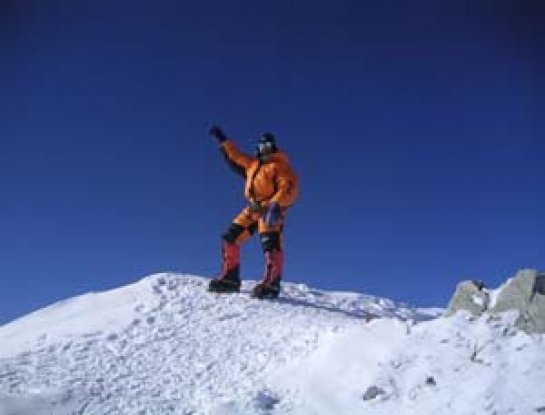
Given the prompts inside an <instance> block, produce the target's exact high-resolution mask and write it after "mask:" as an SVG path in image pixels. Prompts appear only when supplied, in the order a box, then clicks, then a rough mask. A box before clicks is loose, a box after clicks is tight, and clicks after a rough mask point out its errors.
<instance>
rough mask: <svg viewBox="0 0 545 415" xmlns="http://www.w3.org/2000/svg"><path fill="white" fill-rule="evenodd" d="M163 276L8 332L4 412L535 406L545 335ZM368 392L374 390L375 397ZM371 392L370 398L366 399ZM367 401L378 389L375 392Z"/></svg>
mask: <svg viewBox="0 0 545 415" xmlns="http://www.w3.org/2000/svg"><path fill="white" fill-rule="evenodd" d="M208 281H209V279H206V278H204V277H198V276H191V275H180V274H157V275H152V276H150V277H147V278H144V279H143V280H141V281H139V282H137V283H135V284H131V285H129V286H126V287H122V288H119V289H116V290H111V291H107V292H103V293H91V294H85V295H82V296H78V297H75V298H72V299H69V300H66V301H62V302H59V303H56V304H53V305H52V306H50V307H47V308H44V309H42V310H39V311H37V312H35V313H32V314H30V315H28V316H26V317H23V318H20V319H18V320H16V321H14V322H12V323H9V324H7V325H5V326H2V327H0V415H7V414H9V415H14V414H17V415H23V414H41V413H47V414H51V415H72V414H81V415H104V414H121V415H125V414H126V415H133V414H137V415H146V414H150V415H166V414H172V415H182V414H184V415H188V414H194V415H197V414H199V415H200V414H203V415H206V414H214V415H221V414H248V415H249V414H253V415H255V414H270V415H273V414H283V415H284V414H288V415H289V414H292V415H312V414H317V415H322V414H324V415H327V414H341V413H347V414H348V413H349V414H373V415H382V414H391V413H392V412H393V411H395V412H398V413H403V414H408V415H410V414H419V415H425V414H430V415H431V414H433V415H437V414H449V415H450V414H460V415H462V414H464V415H465V414H470V413H475V414H490V415H492V414H494V413H495V414H497V415H500V414H530V413H532V412H533V411H536V410H537V409H539V408H541V407H545V400H544V399H543V398H542V394H541V392H540V388H539V387H538V386H537V385H540V384H543V382H545V357H544V355H545V354H544V353H543V351H544V348H543V344H544V342H543V340H544V337H543V336H539V335H533V336H531V335H528V334H525V333H523V332H520V331H518V330H516V329H515V328H514V326H513V318H512V316H510V315H509V313H506V314H505V315H502V316H498V317H495V318H494V319H490V318H487V317H485V316H483V317H482V318H474V317H471V316H470V315H469V314H464V313H457V314H456V315H455V316H453V317H450V318H437V317H438V316H439V315H440V314H442V310H441V309H418V308H411V307H409V306H406V305H402V304H397V303H395V302H393V301H391V300H388V299H383V298H377V297H373V296H370V295H365V294H357V293H345V292H327V291H321V290H316V289H312V288H310V287H308V286H306V285H302V284H290V283H285V284H284V285H283V291H282V294H281V297H280V298H279V299H277V300H275V301H259V300H255V299H251V298H250V297H249V293H250V289H251V287H252V285H253V282H251V281H244V282H243V285H242V292H241V293H240V294H229V295H217V294H211V293H208V292H206V286H207V284H208ZM368 390H372V391H375V392H376V394H366V391H368ZM364 396H365V399H364ZM369 396H371V398H369Z"/></svg>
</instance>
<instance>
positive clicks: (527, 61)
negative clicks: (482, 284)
mask: <svg viewBox="0 0 545 415" xmlns="http://www.w3.org/2000/svg"><path fill="white" fill-rule="evenodd" d="M541 3H542V2H541ZM544 16H545V15H544V7H543V5H542V4H541V5H540V2H539V1H537V0H535V1H526V0H513V1H501V0H500V1H450V2H445V1H419V2H411V1H401V0H398V1H392V0H386V1H363V0H360V1H345V0H339V1H334V2H332V1H320V0H318V1H255V0H253V1H244V0H243V1H236V2H229V1H219V0H218V1H210V0H208V1H207V0H203V1H194V2H188V1H179V0H158V1H152V2H150V1H143V0H133V1H130V2H127V1H120V0H108V1H97V0H78V1H72V0H49V1H37V0H28V1H24V2H20V1H16V0H7V1H3V2H2V4H1V6H0V36H1V37H0V47H1V50H2V59H1V64H0V91H1V93H0V109H1V111H0V179H1V204H0V277H1V282H2V284H1V287H2V288H1V289H0V323H2V322H6V321H8V320H10V319H12V318H15V317H16V316H19V315H21V314H24V313H27V312H29V311H32V310H34V309H36V308H38V307H41V306H44V305H47V304H50V303H51V302H53V301H56V300H59V299H63V298H66V297H70V296H73V295H76V294H79V293H83V292H87V291H100V290H104V289H107V288H111V287H116V286H119V285H123V284H127V283H129V282H132V281H134V280H136V279H138V278H140V277H143V276H145V275H147V274H150V273H155V272H160V271H177V272H187V273H193V274H200V275H207V276H213V275H214V274H215V273H217V272H218V270H219V244H220V242H219V235H220V234H221V232H222V231H223V230H224V229H225V228H226V227H227V226H228V224H229V223H230V221H231V219H232V218H233V217H234V215H235V214H236V213H237V212H238V211H239V209H241V208H242V207H243V206H244V201H243V198H242V181H241V180H240V179H239V178H238V177H237V176H235V175H234V174H232V173H231V171H230V170H229V169H228V167H227V166H226V165H225V163H224V161H223V160H222V158H221V157H220V155H219V153H218V151H217V149H216V147H215V144H214V143H213V142H212V141H211V140H210V139H209V138H208V137H207V135H206V130H207V128H208V127H209V126H210V125H211V124H213V123H218V124H220V125H222V126H224V128H225V130H226V131H227V132H228V133H229V134H230V135H231V136H232V137H234V138H235V139H236V141H237V143H239V145H240V147H241V148H243V149H245V150H248V151H252V150H253V145H254V144H253V143H254V141H255V139H256V137H257V136H258V135H259V133H261V132H263V131H273V132H274V133H275V134H276V135H277V139H278V142H279V144H280V146H281V147H282V148H284V149H285V150H286V151H287V152H288V153H289V155H290V156H291V159H292V162H293V165H294V166H295V168H296V169H297V170H298V172H299V175H300V178H301V186H302V193H301V198H300V200H299V203H298V204H297V206H296V207H294V208H293V209H292V211H291V212H290V217H289V219H288V225H287V230H286V255H287V262H286V270H285V278H286V280H288V281H296V282H304V283H307V284H309V285H312V286H314V287H318V288H324V289H337V290H350V291H360V292H367V293H371V294H376V295H381V296H387V297H390V298H394V299H397V300H403V301H406V302H409V303H412V304H415V305H445V303H446V301H447V300H448V297H449V295H450V294H451V292H452V291H453V289H454V287H455V284H456V283H457V281H458V280H459V279H462V278H481V279H483V280H485V281H486V282H488V283H489V284H491V285H495V284H497V283H498V282H500V280H501V279H503V278H505V277H508V276H509V275H511V274H513V273H514V272H515V271H516V270H517V269H519V268H521V267H534V268H541V269H545V192H544V183H545V167H544V164H543V163H544V159H545V135H544V133H545V121H544V120H545V117H544V108H545V106H544V104H545V102H544V89H545V88H544V80H545V65H544V64H545V62H544V60H545V58H544V57H545V53H543V50H542V49H543V45H544V44H545V43H544V42H545V35H544V27H545V23H544ZM243 260H244V265H243V274H244V275H243V277H244V278H246V279H257V278H259V277H260V274H261V268H262V257H261V252H260V249H259V244H258V242H257V240H256V239H254V240H253V241H252V242H251V243H250V244H249V245H248V246H247V247H246V249H245V251H244V254H243Z"/></svg>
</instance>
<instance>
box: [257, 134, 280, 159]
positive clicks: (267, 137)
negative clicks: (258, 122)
mask: <svg viewBox="0 0 545 415" xmlns="http://www.w3.org/2000/svg"><path fill="white" fill-rule="evenodd" d="M276 151H278V147H276V139H275V137H274V135H273V134H272V133H263V134H261V137H259V141H258V142H257V148H256V152H257V155H258V156H262V155H267V154H271V153H275V152H276Z"/></svg>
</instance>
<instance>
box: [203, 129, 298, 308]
mask: <svg viewBox="0 0 545 415" xmlns="http://www.w3.org/2000/svg"><path fill="white" fill-rule="evenodd" d="M209 133H210V135H211V136H212V137H213V138H215V139H216V140H217V142H218V144H219V147H220V150H221V152H222V153H223V155H224V157H225V160H226V161H227V163H228V164H229V165H230V166H231V167H232V168H233V170H234V171H235V172H236V173H238V174H240V175H241V176H243V177H244V178H245V179H246V186H245V190H244V195H245V197H246V199H247V201H248V205H247V206H246V207H245V208H244V209H242V211H241V212H240V213H239V214H238V216H236V217H235V219H234V220H233V222H232V224H231V226H230V227H229V229H228V230H227V232H225V233H224V234H223V235H222V253H223V255H222V257H223V263H222V267H221V273H220V275H219V277H217V278H215V279H213V280H212V281H210V285H209V287H208V289H209V291H212V292H216V293H229V292H238V291H240V246H241V244H242V243H244V242H245V241H247V240H248V239H249V238H250V236H252V235H253V234H254V233H255V232H256V231H258V233H259V236H260V239H261V246H262V248H263V253H264V255H265V271H264V274H263V278H262V281H261V282H260V283H259V284H257V285H256V286H255V287H254V289H253V291H252V296H253V297H256V298H259V299H262V298H276V297H278V294H279V292H280V281H281V279H282V266H283V262H284V249H283V235H282V233H283V228H284V221H285V219H286V213H287V211H288V208H289V207H290V206H291V205H292V204H293V203H294V202H295V200H296V199H297V196H298V195H299V180H298V178H297V175H296V174H295V172H294V171H293V169H292V167H291V166H290V163H289V161H288V157H287V156H286V154H285V153H284V152H283V151H281V150H279V149H278V148H277V146H276V140H275V137H274V135H273V134H271V133H264V134H262V135H261V137H260V138H259V141H258V143H257V146H256V154H255V156H251V155H248V154H244V153H242V152H240V151H239V150H238V149H237V147H236V146H235V143H234V142H233V141H232V140H230V139H228V138H227V136H226V135H225V133H224V132H223V130H222V129H221V128H220V127H217V126H214V127H212V128H211V129H210V131H209Z"/></svg>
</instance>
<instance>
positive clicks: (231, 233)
mask: <svg viewBox="0 0 545 415" xmlns="http://www.w3.org/2000/svg"><path fill="white" fill-rule="evenodd" d="M242 232H244V226H242V225H239V224H237V223H232V224H231V226H229V229H228V230H227V232H225V233H224V234H223V235H221V237H222V239H223V240H224V241H226V242H229V243H231V244H234V243H235V242H236V240H237V238H238V237H239V236H240V235H242Z"/></svg>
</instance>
